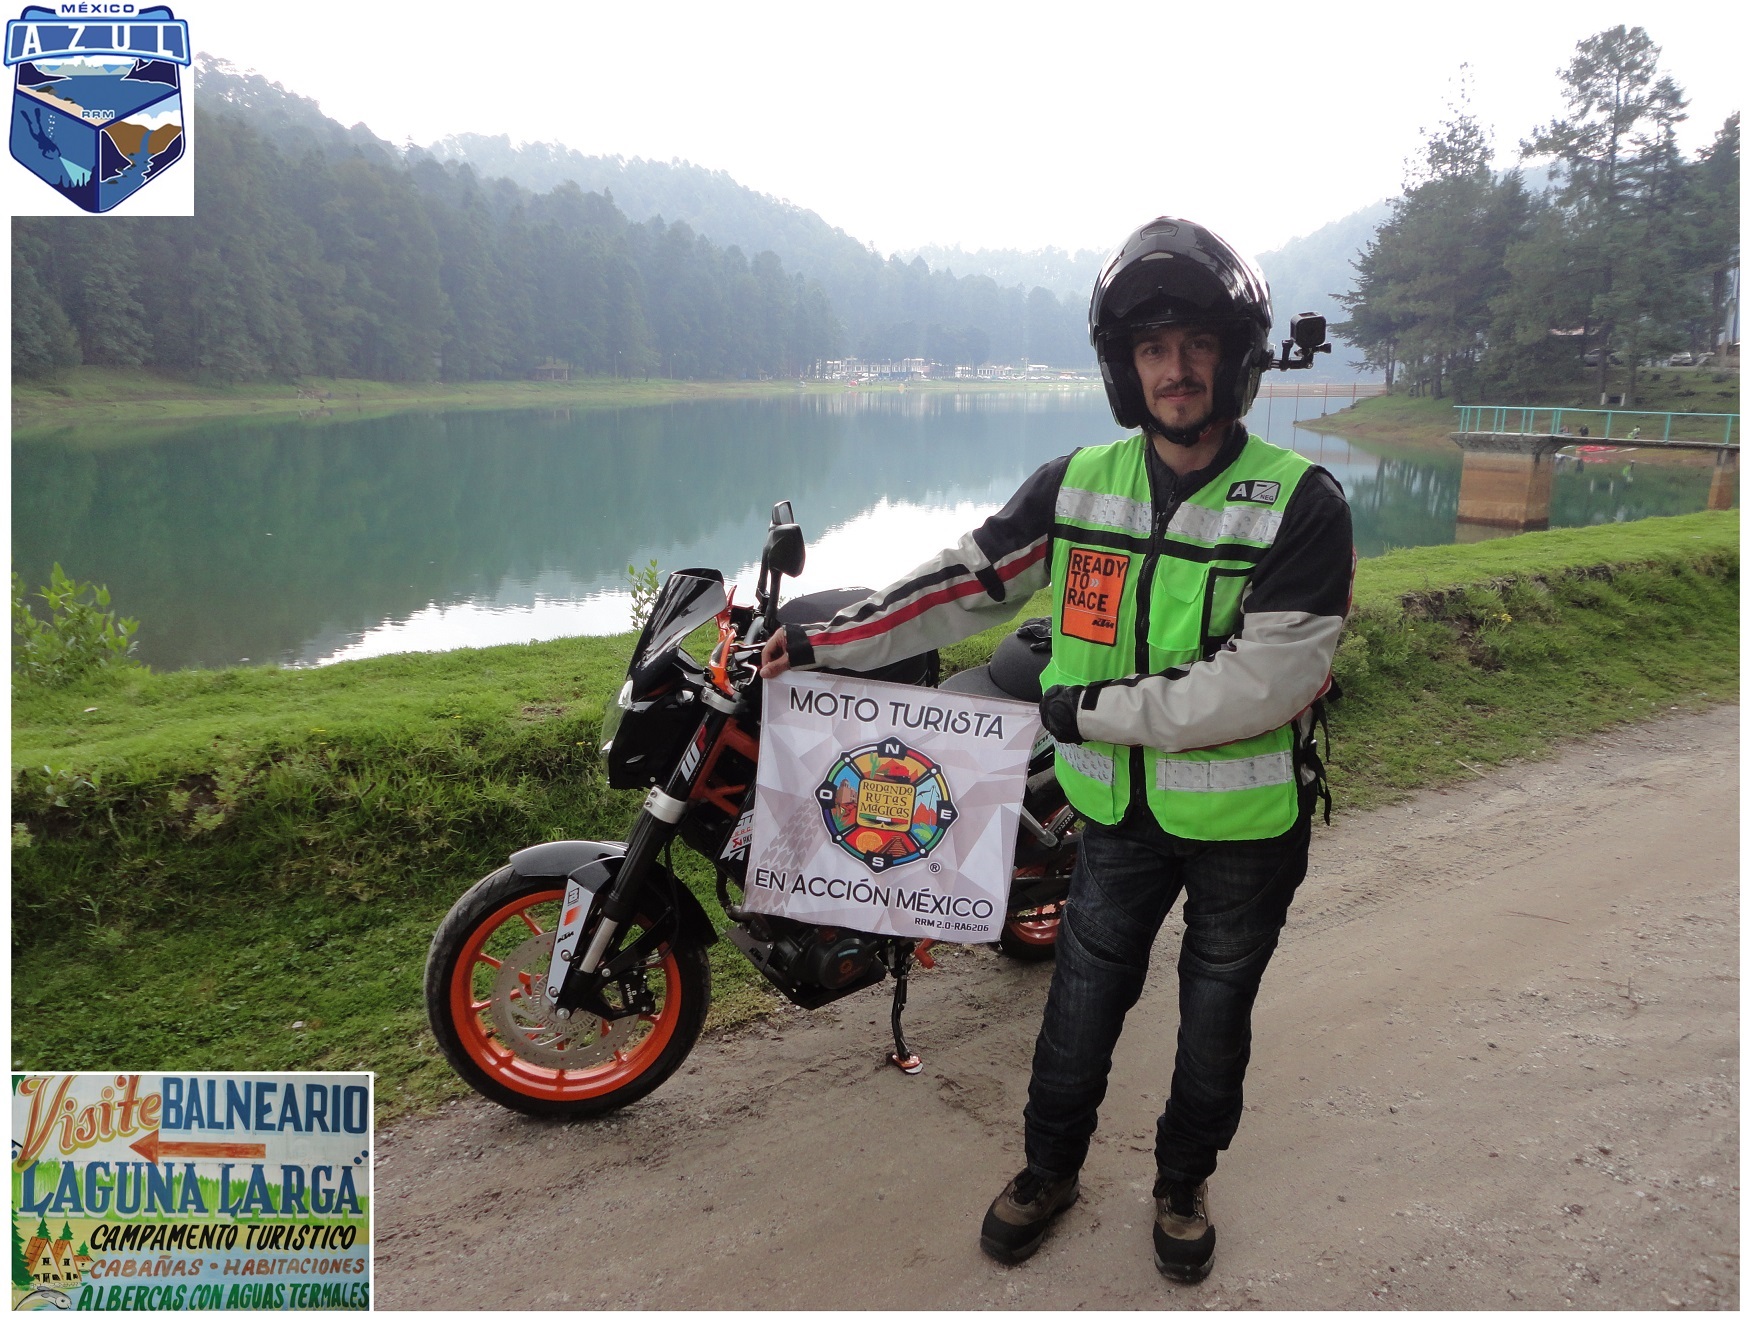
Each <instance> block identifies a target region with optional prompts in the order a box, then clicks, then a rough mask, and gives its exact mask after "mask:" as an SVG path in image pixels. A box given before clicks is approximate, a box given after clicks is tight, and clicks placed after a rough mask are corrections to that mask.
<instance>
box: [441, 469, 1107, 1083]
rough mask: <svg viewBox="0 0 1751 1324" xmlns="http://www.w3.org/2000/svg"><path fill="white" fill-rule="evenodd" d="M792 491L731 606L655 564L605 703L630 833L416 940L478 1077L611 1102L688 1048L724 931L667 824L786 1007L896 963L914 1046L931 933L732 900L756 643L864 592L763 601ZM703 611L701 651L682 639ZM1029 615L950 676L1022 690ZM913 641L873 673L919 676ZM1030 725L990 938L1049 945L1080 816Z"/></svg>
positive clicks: (521, 881)
mask: <svg viewBox="0 0 1751 1324" xmlns="http://www.w3.org/2000/svg"><path fill="white" fill-rule="evenodd" d="M804 554H805V549H804V543H803V536H802V530H801V529H800V528H798V526H797V525H796V523H795V522H794V519H793V518H792V514H791V510H790V503H789V502H780V503H779V504H778V505H777V506H775V507H774V508H773V513H772V523H771V526H770V528H769V529H768V533H767V539H766V545H765V548H764V550H763V552H762V554H761V559H760V572H759V577H758V579H757V581H756V587H755V600H754V603H753V604H752V605H751V606H749V605H743V606H738V605H736V604H735V603H734V601H733V594H732V593H731V592H730V591H729V590H728V589H727V588H726V586H725V583H724V578H723V575H722V574H721V573H720V572H718V571H716V570H679V571H676V572H675V573H673V574H671V575H670V576H669V577H668V580H667V581H666V582H665V584H664V585H663V588H662V590H661V591H660V592H659V594H658V596H657V599H656V601H655V603H654V604H653V606H652V609H651V613H650V617H649V619H648V621H647V622H646V624H645V626H644V629H643V631H642V633H641V634H640V635H639V638H638V643H637V645H636V647H635V648H634V650H633V655H632V661H631V664H630V665H629V666H628V668H627V673H626V681H625V684H624V685H622V687H621V689H620V694H619V697H618V699H617V700H616V701H615V703H614V704H612V705H611V706H610V707H609V708H608V710H607V713H606V715H605V716H604V719H603V723H602V749H603V753H604V755H605V761H606V765H607V773H608V784H609V785H610V786H612V787H615V788H619V789H638V788H648V789H647V794H646V796H645V799H644V803H643V805H642V807H641V808H640V810H639V812H638V816H637V818H636V819H635V820H634V822H633V825H632V829H631V831H630V833H629V834H628V836H627V839H626V840H625V841H624V842H619V841H550V842H545V843H542V844H540V845H535V846H530V847H527V848H526V849H523V850H520V851H517V852H516V853H515V854H513V855H512V856H511V857H510V861H509V863H508V864H507V865H506V866H505V867H504V868H502V869H499V870H498V871H497V872H495V873H493V874H491V875H489V876H488V877H486V878H483V879H482V880H481V881H480V882H478V883H476V884H475V885H474V886H473V887H472V888H470V889H469V890H468V891H467V892H466V893H464V894H463V895H462V897H461V898H460V899H458V900H457V902H456V904H455V905H454V906H452V907H451V908H450V912H449V914H448V915H446V916H445V917H444V921H443V923H442V924H441V925H439V927H438V931H437V933H436V935H435V936H434V937H433V939H432V945H431V950H430V952H429V954H428V956H427V960H426V978H425V994H426V1010H427V1014H428V1016H429V1017H430V1019H431V1024H432V1030H433V1033H434V1034H435V1035H436V1037H437V1042H438V1046H439V1048H440V1049H441V1050H442V1051H443V1053H444V1056H445V1058H446V1059H448V1061H449V1063H450V1065H451V1066H452V1067H453V1068H454V1069H455V1070H456V1072H457V1074H458V1075H460V1076H461V1077H462V1078H463V1079H464V1080H465V1081H467V1082H468V1084H469V1085H470V1086H472V1087H473V1088H474V1089H475V1090H477V1091H479V1092H480V1093H481V1094H483V1095H485V1096H486V1097H487V1098H489V1099H492V1100H494V1101H495V1102H497V1103H500V1104H503V1105H504V1106H506V1107H508V1108H514V1109H516V1110H518V1111H520V1112H525V1113H530V1114H534V1115H538V1116H548V1117H585V1116H591V1115H595V1114H599V1113H604V1112H608V1111H610V1110H612V1109H615V1108H620V1107H624V1106H625V1105H626V1104H629V1103H631V1102H633V1101H634V1100H636V1099H640V1098H643V1097H644V1096H645V1095H647V1094H649V1093H650V1092H651V1091H652V1090H654V1089H656V1088H657V1086H659V1085H661V1084H662V1083H663V1081H665V1080H666V1079H668V1077H669V1076H671V1075H673V1074H674V1072H675V1070H676V1068H677V1067H679V1066H680V1065H681V1063H682V1062H683V1061H684V1060H685V1059H686V1057H687V1054H688V1053H689V1052H691V1051H692V1049H693V1046H694V1043H695V1042H696V1041H697V1040H698V1038H699V1032H700V1027H701V1026H702V1025H703V1024H704V1023H705V1013H706V1008H707V1006H708V1004H709V1002H710V998H711V974H710V967H709V963H708V961H707V949H708V948H709V947H710V946H711V945H712V943H714V942H715V941H717V938H718V934H717V932H716V930H715V929H714V927H713V925H712V922H711V920H710V919H709V918H708V916H707V914H706V911H705V908H704V906H703V905H701V904H700V902H699V900H698V899H697V898H696V897H695V896H694V895H693V893H692V892H691V891H690V890H688V888H687V887H686V885H685V884H683V883H682V882H681V880H680V879H679V878H678V877H677V876H676V873H675V870H674V866H673V863H672V850H673V846H674V843H675V841H676V839H677V838H679V839H680V841H681V842H682V844H683V845H685V846H687V847H689V848H691V849H692V850H694V851H696V852H698V853H699V854H700V855H702V856H704V857H705V858H706V859H707V860H709V861H712V862H713V863H714V864H715V866H716V870H717V899H718V902H719V904H720V905H721V906H722V908H723V912H724V914H725V915H726V916H727V917H728V918H729V919H730V921H731V926H730V928H729V930H728V932H727V933H726V934H725V935H724V936H726V937H728V938H729V940H730V941H731V942H732V943H733V944H734V945H735V946H736V947H737V948H739V949H740V950H741V952H742V953H743V954H744V955H745V956H746V957H747V958H748V960H749V961H750V962H752V963H753V965H754V968H755V969H757V970H758V971H759V972H760V973H761V974H762V975H763V976H765V978H766V979H767V980H768V981H770V982H771V983H772V985H773V986H774V987H775V988H777V989H778V990H779V991H780V992H781V993H783V994H784V996H785V997H786V998H788V999H789V1000H790V1001H791V1002H793V1003H795V1004H796V1005H797V1006H800V1007H804V1008H809V1009H813V1008H816V1007H821V1006H825V1005H826V1004H827V1003H829V1002H833V1001H835V1000H836V999H839V998H843V997H846V996H848V995H849V994H852V993H855V992H857V991H859V990H860V989H864V988H868V987H870V986H871V985H873V984H877V983H880V982H881V981H882V980H883V979H886V978H888V977H889V976H892V977H893V980H894V993H893V1006H892V1012H891V1016H890V1023H891V1028H892V1031H893V1040H894V1052H893V1053H892V1054H891V1055H890V1060H891V1061H892V1062H893V1063H894V1064H895V1065H896V1066H899V1067H900V1068H901V1069H903V1070H906V1071H910V1072H916V1071H918V1070H919V1069H920V1066H921V1064H920V1063H919V1060H918V1058H917V1056H916V1055H915V1054H914V1053H913V1052H912V1051H911V1049H910V1048H909V1047H908V1046H907V1043H906V1039H905V1035H904V1032H903V1030H902V1027H901V1014H902V1012H903V1011H904V1009H905V1006H906V991H907V977H908V973H909V971H910V969H911V966H912V963H913V961H914V960H915V959H916V960H917V961H918V962H920V963H921V964H924V965H930V964H932V962H931V959H930V957H929V955H928V947H929V940H928V939H925V940H918V939H911V938H897V937H890V936H885V935H880V934H873V933H862V932H857V931H854V930H850V929H843V928H827V927H822V926H818V925H811V924H805V923H802V922H800V921H797V920H792V919H787V918H783V917H780V916H774V915H763V914H756V913H754V912H752V911H749V910H747V909H745V908H744V907H743V906H742V905H741V904H740V903H739V901H738V894H739V892H740V890H741V887H742V884H743V881H744V877H745V873H746V869H747V864H748V848H749V842H750V837H751V826H750V825H751V823H752V821H753V795H754V777H755V768H756V766H757V764H758V762H759V758H760V728H761V698H762V686H761V683H760V679H759V674H758V667H759V654H760V649H761V646H762V644H763V643H764V642H765V641H766V639H767V638H768V637H769V636H770V635H771V633H772V632H773V631H774V630H776V629H778V628H780V627H781V626H782V625H785V624H791V623H797V624H802V623H808V622H816V621H824V620H828V619H830V618H831V617H832V615H833V614H834V613H835V612H836V611H837V610H838V609H839V608H840V607H842V606H844V605H846V604H847V603H850V602H853V601H856V600H858V599H860V598H862V597H864V596H866V595H867V593H868V590H865V589H842V590H836V591H833V592H828V593H816V594H811V595H806V596H803V597H798V598H795V599H792V600H790V601H788V602H785V603H784V604H783V605H782V606H780V604H779V585H780V583H781V582H782V580H783V578H784V577H785V576H787V575H788V576H793V577H794V576H795V575H797V574H798V573H800V571H801V570H802V566H803V560H804ZM714 619H715V621H716V623H717V630H718V640H717V646H716V648H715V649H713V650H712V652H711V654H710V656H709V658H708V659H707V660H706V661H705V662H704V663H701V662H698V661H695V660H694V659H693V658H692V657H691V656H689V654H688V653H687V652H686V650H685V649H684V648H683V647H682V645H683V642H684V641H685V640H686V639H687V637H688V636H689V635H690V634H692V633H693V632H694V631H695V630H697V629H699V628H700V627H702V626H704V625H706V624H707V623H709V622H711V621H713V620H714ZM1046 625H1047V623H1046V622H1045V621H1030V622H1028V623H1027V624H1026V625H1024V626H1023V627H1022V628H1021V629H1019V630H1017V631H1016V632H1015V633H1014V634H1012V635H1011V636H1009V637H1008V638H1007V639H1005V640H1004V642H1003V644H1002V645H1001V646H1000V647H999V648H998V649H997V650H996V652H995V653H994V655H993V657H992V661H991V663H990V664H989V665H987V666H984V667H978V668H974V669H973V670H971V671H968V672H963V673H960V674H958V675H956V676H953V677H951V678H950V679H949V680H948V681H946V682H945V683H943V685H942V686H941V688H943V689H945V690H957V691H962V692H970V693H983V694H988V695H1002V696H1005V697H1010V698H1018V699H1023V700H1029V701H1033V702H1037V701H1038V700H1039V697H1040V681H1039V677H1040V672H1041V671H1042V670H1043V669H1044V667H1045V665H1046V662H1047V661H1048V660H1049V657H1050V652H1049V650H1050V647H1051V643H1050V631H1049V629H1047V628H1046ZM938 667H939V659H938V658H937V656H936V654H935V653H934V652H933V653H928V654H924V655H922V656H920V657H914V658H908V659H905V660H904V661H902V662H898V663H895V664H893V665H892V666H889V667H884V668H882V669H881V670H879V671H875V672H865V673H841V674H862V675H865V676H868V677H869V678H871V679H878V680H887V681H897V682H900V683H905V684H915V685H926V686H928V685H935V684H936V682H937V677H938ZM1052 756H1053V745H1052V740H1051V737H1050V736H1049V735H1046V734H1044V733H1042V735H1041V738H1040V741H1039V742H1038V743H1037V744H1036V745H1035V747H1034V749H1033V752H1032V755H1031V757H1030V760H1029V765H1028V779H1027V791H1026V796H1025V798H1024V800H1023V804H1022V820H1021V821H1022V826H1021V829H1020V834H1019V838H1018V840H1017V844H1016V853H1015V866H1014V875H1013V878H1012V881H1011V886H1010V896H1009V904H1008V910H1007V912H1006V918H1005V924H1004V927H1003V930H1002V935H1001V938H1000V945H1001V947H1002V949H1003V950H1004V951H1005V952H1006V953H1008V954H1009V955H1011V956H1014V957H1016V958H1018V959H1022V960H1044V959H1048V958H1049V957H1050V956H1051V955H1052V951H1053V946H1054V944H1055V942H1056V940H1057V931H1058V922H1059V917H1060V915H1061V914H1062V907H1063V904H1064V897H1065V894H1066V893H1067V891H1068V890H1069V881H1070V873H1071V869H1072V868H1073V866H1074V864H1075V860H1076V850H1077V843H1078V840H1079V835H1080V828H1081V820H1080V819H1079V818H1078V816H1077V814H1076V812H1075V811H1074V809H1072V808H1071V806H1070V805H1069V803H1068V801H1067V800H1066V799H1065V797H1064V795H1063V792H1062V791H1061V790H1060V788H1059V786H1058V782H1057V779H1056V777H1055V776H1054V774H1053V771H1052Z"/></svg>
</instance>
